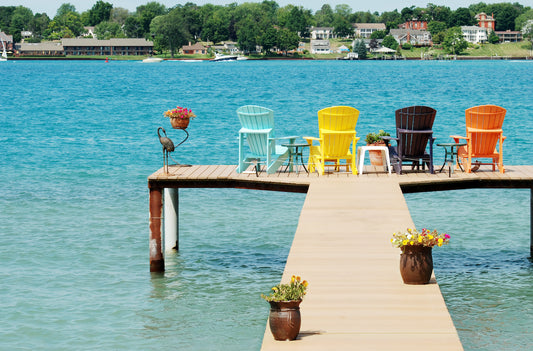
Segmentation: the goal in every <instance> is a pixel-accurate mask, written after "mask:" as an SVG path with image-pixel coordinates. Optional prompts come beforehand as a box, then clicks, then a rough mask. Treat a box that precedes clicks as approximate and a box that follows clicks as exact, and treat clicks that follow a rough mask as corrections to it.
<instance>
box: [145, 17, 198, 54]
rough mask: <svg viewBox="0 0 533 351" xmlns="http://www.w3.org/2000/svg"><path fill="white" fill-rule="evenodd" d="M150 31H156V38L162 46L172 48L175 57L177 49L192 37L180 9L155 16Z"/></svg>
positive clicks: (171, 51) (171, 52)
mask: <svg viewBox="0 0 533 351" xmlns="http://www.w3.org/2000/svg"><path fill="white" fill-rule="evenodd" d="M150 31H151V33H154V35H155V39H154V40H155V41H156V42H157V44H158V46H159V47H160V48H166V49H169V50H170V56H171V57H174V54H175V53H176V51H177V50H179V48H180V47H181V46H182V45H184V44H186V43H187V42H188V41H189V40H190V39H191V35H190V33H189V32H188V31H187V23H185V21H184V19H183V17H182V16H181V15H180V12H179V9H174V10H172V11H170V12H169V13H168V14H167V15H162V16H157V17H155V18H154V19H153V20H152V23H151V24H150ZM154 44H155V43H154Z"/></svg>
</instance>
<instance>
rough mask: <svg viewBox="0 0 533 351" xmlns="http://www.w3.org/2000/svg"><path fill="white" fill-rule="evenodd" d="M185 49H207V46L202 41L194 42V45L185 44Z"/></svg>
mask: <svg viewBox="0 0 533 351" xmlns="http://www.w3.org/2000/svg"><path fill="white" fill-rule="evenodd" d="M182 49H183V50H205V49H206V47H205V46H204V45H203V44H202V43H194V44H192V45H183V47H182Z"/></svg>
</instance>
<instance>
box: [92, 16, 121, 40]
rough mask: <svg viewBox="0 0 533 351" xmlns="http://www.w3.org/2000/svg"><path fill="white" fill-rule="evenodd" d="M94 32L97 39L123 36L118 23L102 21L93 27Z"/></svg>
mask: <svg viewBox="0 0 533 351" xmlns="http://www.w3.org/2000/svg"><path fill="white" fill-rule="evenodd" d="M94 33H95V34H96V37H97V38H98V39H103V40H108V39H111V38H125V37H126V35H125V34H124V32H123V31H122V28H121V25H120V23H117V22H110V21H104V22H100V23H98V24H97V25H96V26H95V27H94Z"/></svg>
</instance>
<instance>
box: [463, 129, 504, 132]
mask: <svg viewBox="0 0 533 351" xmlns="http://www.w3.org/2000/svg"><path fill="white" fill-rule="evenodd" d="M466 132H467V133H503V130H502V129H479V128H466Z"/></svg>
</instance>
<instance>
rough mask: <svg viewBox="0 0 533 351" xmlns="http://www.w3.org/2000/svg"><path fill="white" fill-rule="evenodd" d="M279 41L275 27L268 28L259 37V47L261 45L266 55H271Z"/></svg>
mask: <svg viewBox="0 0 533 351" xmlns="http://www.w3.org/2000/svg"><path fill="white" fill-rule="evenodd" d="M278 41H279V39H278V31H277V30H276V28H274V27H269V28H267V29H266V30H265V31H264V32H263V33H262V34H261V36H260V37H259V45H261V47H262V49H263V52H264V53H269V52H270V50H271V49H272V48H273V47H275V46H276V45H277V43H278Z"/></svg>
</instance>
